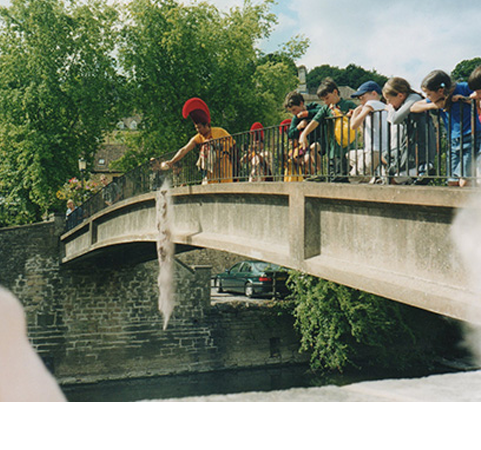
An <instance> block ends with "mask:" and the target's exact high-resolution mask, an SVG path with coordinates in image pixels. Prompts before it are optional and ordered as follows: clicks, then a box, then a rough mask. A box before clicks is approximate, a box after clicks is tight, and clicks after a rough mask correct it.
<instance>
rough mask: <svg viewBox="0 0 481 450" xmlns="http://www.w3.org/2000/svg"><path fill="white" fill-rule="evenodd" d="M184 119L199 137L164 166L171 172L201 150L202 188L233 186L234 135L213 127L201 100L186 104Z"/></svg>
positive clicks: (190, 101) (208, 113)
mask: <svg viewBox="0 0 481 450" xmlns="http://www.w3.org/2000/svg"><path fill="white" fill-rule="evenodd" d="M182 116H183V117H184V119H186V118H187V117H190V118H191V119H192V121H193V122H194V125H195V129H196V131H197V134H196V135H195V136H194V137H193V138H192V139H191V140H190V141H189V142H188V143H187V144H186V145H184V147H182V148H181V149H180V150H179V151H178V152H177V153H176V154H175V155H174V157H173V158H172V159H170V160H169V161H164V162H163V163H162V166H161V167H162V169H163V170H168V169H170V168H172V166H173V165H174V164H175V163H176V162H178V161H180V160H181V159H182V158H183V157H184V156H185V155H186V154H187V153H189V152H190V151H192V150H193V149H194V148H195V147H196V146H200V152H199V159H198V160H197V163H196V165H197V167H198V168H199V170H200V171H201V172H202V173H203V179H202V184H208V183H229V182H232V181H233V180H232V163H231V158H230V152H231V149H232V147H233V145H234V140H233V139H232V137H231V135H230V134H229V133H228V132H227V131H226V130H224V129H223V128H219V127H212V126H211V123H210V111H209V108H208V106H207V105H206V104H205V102H204V101H203V100H201V99H200V98H195V97H194V98H191V99H189V100H187V101H186V102H185V104H184V107H183V108H182Z"/></svg>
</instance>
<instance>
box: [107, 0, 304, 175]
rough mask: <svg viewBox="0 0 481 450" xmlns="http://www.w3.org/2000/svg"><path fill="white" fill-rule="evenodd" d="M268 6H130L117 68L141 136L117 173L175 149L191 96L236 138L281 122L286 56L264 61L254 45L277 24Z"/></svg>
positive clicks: (161, 1) (185, 129) (153, 0)
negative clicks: (124, 79)
mask: <svg viewBox="0 0 481 450" xmlns="http://www.w3.org/2000/svg"><path fill="white" fill-rule="evenodd" d="M271 3H272V1H271V0H266V1H264V2H261V3H259V4H255V5H254V4H252V3H251V2H250V1H246V2H245V3H244V5H243V7H242V8H239V7H237V8H232V9H231V10H230V11H229V13H221V12H219V11H218V10H217V9H216V8H215V7H214V6H212V5H209V4H207V3H200V4H198V5H195V6H184V5H182V4H179V3H177V2H176V1H174V0H133V1H132V2H131V3H130V4H129V5H128V16H127V20H126V25H125V27H124V29H123V41H122V48H121V51H120V58H121V62H122V67H123V69H124V71H125V73H126V74H127V76H128V79H129V82H130V87H131V89H130V92H131V93H132V96H133V97H132V98H133V103H132V105H133V107H134V108H135V109H136V110H137V111H139V112H141V114H142V116H143V120H142V130H141V133H139V134H138V135H137V136H136V137H135V140H136V142H132V148H131V150H130V152H129V153H128V154H127V155H126V156H125V157H124V158H123V160H121V161H119V163H118V164H117V165H116V167H117V168H120V169H122V170H126V169H129V168H131V167H133V166H134V165H137V164H138V163H140V162H142V161H144V160H146V159H147V158H149V157H151V156H158V155H160V154H163V153H166V152H171V151H175V150H177V149H178V148H179V147H181V146H182V145H183V144H184V143H185V142H186V141H187V140H188V139H189V137H190V136H191V135H192V133H193V127H192V123H191V122H190V121H186V120H184V119H183V118H182V116H181V111H182V106H183V104H184V102H185V101H186V100H187V99H189V98H190V97H200V98H202V99H203V100H204V101H205V102H206V103H207V104H208V106H209V109H210V111H211V117H212V123H213V125H214V126H221V127H224V128H226V129H227V130H228V131H229V132H231V133H235V132H239V131H244V130H246V129H249V128H250V126H251V125H252V123H253V122H255V121H260V122H262V123H264V125H266V126H268V125H273V124H275V123H278V121H279V120H281V118H282V114H283V111H282V101H283V99H284V96H285V94H286V92H288V91H289V90H292V89H293V88H295V87H296V85H297V83H298V79H297V74H296V73H294V72H293V71H292V61H291V59H289V57H290V55H289V54H287V53H285V52H282V51H281V52H279V54H278V55H277V56H275V57H266V56H264V55H261V53H260V51H259V49H258V48H257V44H258V42H259V41H260V40H261V39H262V38H265V37H267V36H268V35H269V32H270V30H271V28H272V26H273V24H274V23H275V21H276V18H275V16H274V15H273V14H271V13H270V12H269V9H270V7H271Z"/></svg>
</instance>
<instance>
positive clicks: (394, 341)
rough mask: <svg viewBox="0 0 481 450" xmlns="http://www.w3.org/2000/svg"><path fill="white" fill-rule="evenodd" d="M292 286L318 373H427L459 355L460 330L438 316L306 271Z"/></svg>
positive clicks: (300, 324)
mask: <svg viewBox="0 0 481 450" xmlns="http://www.w3.org/2000/svg"><path fill="white" fill-rule="evenodd" d="M289 284H290V287H291V289H292V291H293V295H292V296H291V298H292V299H293V300H294V301H295V303H296V307H295V309H294V316H295V318H296V328H297V329H298V330H299V332H300V335H301V350H303V351H307V352H309V353H310V354H311V367H312V368H313V369H314V370H319V371H329V370H334V371H340V372H342V371H344V370H346V369H348V368H366V367H374V368H376V369H382V368H383V369H393V370H399V371H402V370H404V369H412V368H417V369H426V368H429V367H430V366H431V365H433V361H434V357H435V356H436V355H440V354H441V355H446V354H447V353H448V352H453V354H454V353H455V352H456V351H459V350H457V349H456V345H457V344H458V343H459V339H460V334H459V328H457V327H456V325H455V324H453V323H451V322H448V321H447V320H444V319H443V318H441V317H439V316H436V315H434V314H431V313H428V312H426V311H421V310H419V309H416V308H411V307H409V306H406V305H402V304H400V303H397V302H394V301H390V300H387V299H383V298H380V297H377V296H375V295H372V294H368V293H366V292H362V291H358V290H355V289H351V288H348V287H346V286H342V285H338V284H336V283H333V282H331V281H326V280H322V279H319V278H316V277H313V276H310V275H306V274H303V273H300V272H293V273H292V274H291V276H290V278H289Z"/></svg>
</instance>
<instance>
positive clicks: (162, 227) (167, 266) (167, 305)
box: [156, 178, 175, 330]
mask: <svg viewBox="0 0 481 450" xmlns="http://www.w3.org/2000/svg"><path fill="white" fill-rule="evenodd" d="M156 208H157V218H156V222H157V232H158V234H157V258H158V261H159V277H158V280H157V283H158V286H159V311H160V312H161V313H162V316H163V318H164V330H165V329H166V328H167V325H168V323H169V319H170V316H171V314H172V311H173V310H174V306H175V302H174V289H173V259H174V244H173V243H172V234H171V228H170V227H171V219H170V211H171V195H170V185H169V181H168V179H167V178H166V179H165V181H164V182H163V184H162V187H161V188H160V189H159V190H158V191H157V195H156Z"/></svg>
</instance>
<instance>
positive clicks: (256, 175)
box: [240, 122, 273, 181]
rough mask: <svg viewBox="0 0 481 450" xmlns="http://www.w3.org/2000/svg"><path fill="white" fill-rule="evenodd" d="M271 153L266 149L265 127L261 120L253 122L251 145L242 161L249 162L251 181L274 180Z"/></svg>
mask: <svg viewBox="0 0 481 450" xmlns="http://www.w3.org/2000/svg"><path fill="white" fill-rule="evenodd" d="M269 156H270V155H269V153H268V152H267V151H266V150H265V149H264V127H263V125H262V124H261V123H260V122H255V123H254V124H252V126H251V129H250V146H249V150H248V151H247V153H246V154H245V155H244V156H243V157H242V158H241V161H240V162H241V163H247V164H248V168H249V181H272V180H273V177H272V170H271V168H270V157H269Z"/></svg>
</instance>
